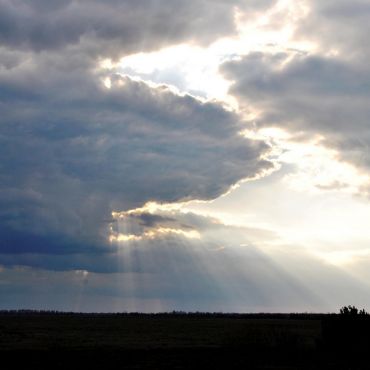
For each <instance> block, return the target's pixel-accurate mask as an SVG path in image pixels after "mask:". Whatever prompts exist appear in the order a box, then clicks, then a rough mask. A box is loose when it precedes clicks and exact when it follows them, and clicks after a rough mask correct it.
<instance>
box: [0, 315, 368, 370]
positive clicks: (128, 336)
mask: <svg viewBox="0 0 370 370" xmlns="http://www.w3.org/2000/svg"><path fill="white" fill-rule="evenodd" d="M0 366H1V369H15V368H17V367H20V368H21V369H50V370H54V369H72V368H76V367H77V368H79V367H80V368H82V369H87V368H101V369H113V368H114V369H195V368H202V369H208V368H214V369H219V368H223V369H280V370H282V369H346V370H348V369H370V319H369V317H367V316H366V317H353V318H352V317H348V318H344V317H341V316H340V315H297V314H290V315H264V314H260V315H221V314H158V315H140V314H111V315H107V314H65V313H63V314H62V313H47V312H42V313H39V312H0Z"/></svg>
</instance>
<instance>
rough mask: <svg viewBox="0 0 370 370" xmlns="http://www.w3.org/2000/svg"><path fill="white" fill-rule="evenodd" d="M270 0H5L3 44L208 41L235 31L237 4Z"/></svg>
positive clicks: (137, 45) (112, 51) (53, 46)
mask: <svg viewBox="0 0 370 370" xmlns="http://www.w3.org/2000/svg"><path fill="white" fill-rule="evenodd" d="M272 3H274V1H272V0H265V1H250V0H248V1H243V0H233V1H225V0H218V1H211V0H206V1H203V0H191V1H182V0H173V1H171V2H168V1H163V0H139V1H130V0H123V1H116V0H108V1H99V0H94V1H86V0H83V1H76V0H69V1H53V2H52V4H51V3H50V2H49V1H45V0H33V1H29V2H26V3H24V2H22V1H8V0H1V1H0V44H2V45H5V46H7V47H10V48H16V49H24V50H34V51H37V52H40V51H45V50H47V51H50V50H58V49H62V48H68V47H70V48H74V49H75V50H77V51H78V52H79V53H80V52H85V53H87V54H89V55H94V56H97V55H99V56H107V55H110V56H113V57H117V56H120V54H124V53H125V54H127V53H130V52H134V51H143V50H153V49H159V48H161V47H164V46H166V45H169V44H175V43H180V42H184V41H194V42H196V43H207V42H210V41H211V40H214V39H216V38H218V37H222V36H225V35H230V34H232V33H235V25H234V12H235V8H236V7H239V8H241V9H247V10H250V9H253V10H254V9H259V10H260V9H263V8H266V7H268V6H269V5H271V4H272Z"/></svg>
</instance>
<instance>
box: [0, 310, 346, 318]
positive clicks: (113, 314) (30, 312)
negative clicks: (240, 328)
mask: <svg viewBox="0 0 370 370" xmlns="http://www.w3.org/2000/svg"><path fill="white" fill-rule="evenodd" d="M0 315H3V316H5V315H11V316H23V315H32V316H36V315H37V316H42V315H46V316H50V315H55V316H86V317H97V316H99V317H116V316H120V317H193V318H197V317H199V318H207V317H209V318H217V317H220V318H236V319H237V318H240V319H247V318H251V319H258V318H260V319H315V320H320V319H324V318H329V317H338V316H340V314H337V313H298V312H297V313H265V312H261V313H225V312H198V311H196V312H193V311H192V312H186V311H170V312H159V313H143V312H109V313H107V312H75V311H69V312H68V311H57V310H30V309H19V310H0Z"/></svg>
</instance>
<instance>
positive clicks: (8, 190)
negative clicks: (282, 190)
mask: <svg viewBox="0 0 370 370" xmlns="http://www.w3.org/2000/svg"><path fill="white" fill-rule="evenodd" d="M38 62H39V63H37V65H34V64H33V63H31V64H29V63H27V62H25V63H22V64H21V65H20V66H19V67H17V68H14V69H12V70H10V71H8V70H5V71H4V70H3V71H0V84H1V86H2V87H1V90H0V97H1V103H0V104H1V108H2V116H1V118H0V122H1V128H0V143H1V148H0V156H1V158H3V160H2V164H1V168H0V178H1V196H0V204H1V207H0V208H1V211H0V219H1V225H2V226H1V234H2V236H3V238H2V242H1V251H2V252H6V253H10V252H11V251H13V252H14V251H27V248H30V250H32V251H34V250H35V248H36V249H37V248H39V249H40V250H42V251H44V250H45V249H46V248H50V249H51V250H53V246H55V250H63V244H65V247H64V248H65V249H66V250H70V249H71V250H73V249H76V248H80V246H79V243H80V242H81V241H82V240H83V241H85V242H86V243H88V244H89V243H92V244H93V245H96V244H99V243H103V244H105V241H104V240H106V239H105V237H106V234H105V231H106V230H107V228H108V226H109V222H110V220H111V212H112V211H114V210H128V209H130V208H137V207H139V206H141V205H143V204H144V203H146V202H148V201H151V200H154V201H158V202H176V201H182V200H190V199H212V198H215V197H217V196H219V195H221V194H222V193H224V192H226V191H227V190H228V189H229V188H230V186H232V185H233V184H235V183H236V182H238V181H239V180H241V179H244V178H253V177H254V176H256V175H258V174H261V173H263V171H265V170H267V169H269V168H271V163H270V162H268V161H266V160H264V159H262V156H263V155H264V154H266V153H267V151H268V150H269V147H268V146H267V145H266V144H265V143H263V142H261V141H253V140H248V139H245V138H243V137H242V136H240V135H239V131H240V130H241V129H242V127H243V122H242V121H241V120H240V118H239V117H238V116H237V115H236V114H234V113H232V112H229V111H227V110H225V109H224V108H222V106H221V105H220V104H218V103H211V102H206V103H204V102H201V101H199V100H197V99H195V98H193V97H191V96H187V95H184V96H181V95H178V94H176V93H174V92H172V91H171V90H170V89H169V88H167V87H166V86H159V87H157V88H153V87H150V86H148V85H146V84H145V83H143V82H135V81H132V80H131V79H129V78H127V77H122V76H120V75H113V76H110V77H111V84H112V86H111V88H110V89H107V88H105V86H104V85H103V83H102V81H101V78H102V76H101V75H99V73H97V74H96V73H95V72H92V71H90V70H87V71H84V70H79V69H78V70H76V69H71V70H69V69H68V68H67V69H66V70H64V69H63V68H59V67H61V63H62V61H61V60H59V59H55V58H51V59H49V58H46V57H43V56H41V57H40V59H39V60H38ZM67 65H68V63H67ZM68 67H69V65H68ZM58 235H59V236H58ZM27 239H29V241H30V242H29V243H28V244H29V245H27V242H26V240H27ZM47 246H48V247H47ZM68 246H70V247H68ZM58 253H61V252H58Z"/></svg>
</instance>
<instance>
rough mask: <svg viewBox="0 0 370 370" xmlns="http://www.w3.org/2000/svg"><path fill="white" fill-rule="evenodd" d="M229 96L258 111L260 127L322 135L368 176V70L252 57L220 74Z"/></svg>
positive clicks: (332, 60)
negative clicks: (226, 80) (228, 86)
mask: <svg viewBox="0 0 370 370" xmlns="http://www.w3.org/2000/svg"><path fill="white" fill-rule="evenodd" d="M222 71H223V73H224V74H225V75H226V77H227V78H229V79H231V80H234V84H233V86H232V88H231V93H232V94H234V95H235V96H236V97H237V98H238V99H239V101H240V102H241V104H242V105H243V106H244V107H248V105H249V107H253V108H254V109H257V110H258V111H260V112H261V113H260V116H259V117H258V118H257V119H256V123H257V125H259V127H271V126H272V127H280V128H284V129H287V130H288V131H290V132H291V133H292V134H293V135H296V136H297V137H299V136H302V135H304V136H306V138H309V137H312V136H314V135H321V137H322V141H321V143H322V144H324V145H326V146H328V147H331V148H334V149H335V150H338V151H339V156H340V159H342V160H344V161H349V162H351V163H353V164H355V165H356V166H359V167H360V168H362V170H365V171H369V169H370V162H369V160H368V158H369V156H368V151H369V147H370V128H369V124H368V122H369V117H370V110H369V106H368V100H369V97H370V80H369V71H368V69H367V67H365V66H361V65H356V64H354V63H351V62H349V61H345V60H342V59H340V58H339V57H328V56H326V57H325V56H322V55H314V54H313V55H310V54H308V55H306V54H301V53H295V52H284V53H275V54H271V53H251V54H249V55H247V56H245V57H244V58H242V59H241V60H240V61H234V62H230V63H227V64H225V65H224V66H223V68H222Z"/></svg>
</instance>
